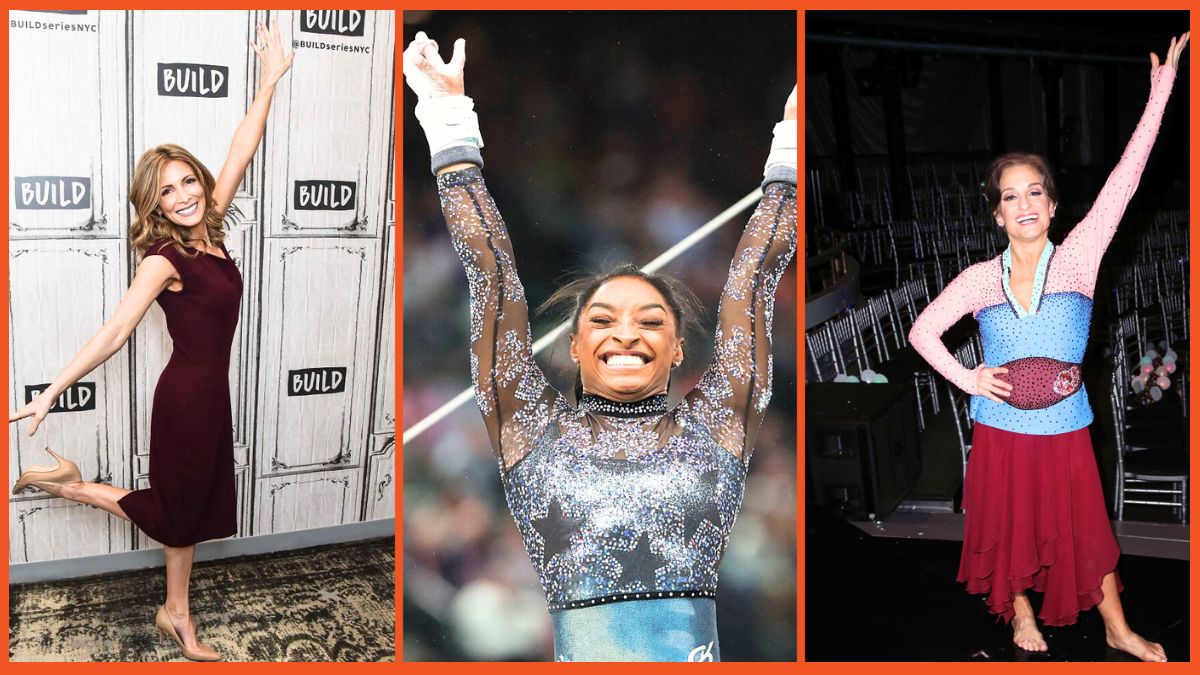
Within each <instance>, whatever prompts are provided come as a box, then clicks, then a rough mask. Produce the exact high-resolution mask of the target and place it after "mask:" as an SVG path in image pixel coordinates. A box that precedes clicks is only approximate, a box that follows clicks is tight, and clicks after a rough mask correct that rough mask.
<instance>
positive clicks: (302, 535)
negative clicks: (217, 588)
mask: <svg viewBox="0 0 1200 675" xmlns="http://www.w3.org/2000/svg"><path fill="white" fill-rule="evenodd" d="M395 534H396V519H395V518H386V519H383V520H368V521H366V522H362V523H350V524H348V525H335V526H332V527H318V528H314V529H311V530H298V531H296V532H280V533H278V534H263V535H259V536H256V537H241V538H237V539H219V540H217V541H206V542H204V543H202V544H197V545H196V562H201V561H204V560H219V559H221V558H234V557H237V556H243V555H256V554H260V553H274V552H277V551H290V550H293V549H298V548H307V547H309V546H323V545H326V544H340V543H342V542H347V541H360V540H363V539H377V538H379V537H391V536H395ZM162 566H163V555H162V551H161V550H159V549H146V550H142V551H125V552H122V553H106V554H104V555H91V556H84V557H80V558H68V559H66V560H46V561H43V562H29V563H16V564H11V565H9V566H8V582H9V584H10V585H14V584H27V583H32V582H35V581H55V580H58V579H73V578H76V577H90V576H93V575H97V574H108V573H110V572H125V571H128V570H136V569H145V568H148V567H162Z"/></svg>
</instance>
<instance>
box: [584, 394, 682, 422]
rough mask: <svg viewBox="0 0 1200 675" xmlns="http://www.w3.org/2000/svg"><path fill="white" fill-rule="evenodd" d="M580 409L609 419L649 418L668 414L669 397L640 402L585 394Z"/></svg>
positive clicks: (664, 395)
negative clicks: (627, 401) (628, 401)
mask: <svg viewBox="0 0 1200 675" xmlns="http://www.w3.org/2000/svg"><path fill="white" fill-rule="evenodd" d="M579 409H580V410H584V411H587V412H592V413H596V414H598V415H605V416H608V417H649V416H650V415H661V414H663V413H665V412H667V395H666V394H655V395H654V396H651V397H649V398H644V399H642V400H640V401H633V402H630V403H626V402H623V401H612V400H609V399H607V398H604V397H603V396H596V395H595V394H584V395H583V397H582V398H580V400H579Z"/></svg>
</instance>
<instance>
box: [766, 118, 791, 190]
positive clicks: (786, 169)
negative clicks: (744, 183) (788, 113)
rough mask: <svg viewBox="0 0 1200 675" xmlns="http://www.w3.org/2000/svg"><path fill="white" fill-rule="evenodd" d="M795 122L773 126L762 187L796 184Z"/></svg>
mask: <svg viewBox="0 0 1200 675" xmlns="http://www.w3.org/2000/svg"><path fill="white" fill-rule="evenodd" d="M796 127H797V124H796V120H784V121H782V122H779V123H777V124H776V125H775V129H774V138H773V139H772V140H771V151H770V152H768V153H767V162H766V164H765V165H764V166H763V179H764V180H763V185H764V186H765V185H766V184H767V183H773V182H778V181H783V182H790V183H792V184H795V183H796V147H797V146H796Z"/></svg>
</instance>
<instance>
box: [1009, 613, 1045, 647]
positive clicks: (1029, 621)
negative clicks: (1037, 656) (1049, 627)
mask: <svg viewBox="0 0 1200 675" xmlns="http://www.w3.org/2000/svg"><path fill="white" fill-rule="evenodd" d="M1012 629H1013V644H1014V645H1016V646H1018V647H1020V648H1021V649H1024V650H1025V651H1029V652H1044V651H1046V649H1047V646H1046V640H1045V639H1044V638H1042V633H1041V631H1039V630H1038V627H1037V620H1036V619H1034V618H1033V615H1032V614H1018V615H1016V616H1014V617H1013V620H1012Z"/></svg>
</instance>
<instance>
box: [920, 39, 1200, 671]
mask: <svg viewBox="0 0 1200 675" xmlns="http://www.w3.org/2000/svg"><path fill="white" fill-rule="evenodd" d="M1188 39H1189V34H1188V33H1184V34H1183V36H1182V37H1180V38H1179V39H1178V40H1176V39H1172V40H1171V45H1170V47H1169V48H1168V50H1167V58H1166V62H1165V63H1163V64H1162V65H1160V64H1159V61H1158V56H1157V55H1155V54H1151V55H1150V61H1151V70H1150V82H1151V85H1150V100H1149V102H1148V103H1147V104H1146V110H1145V112H1144V113H1143V114H1142V119H1141V121H1140V122H1139V123H1138V126H1137V128H1136V129H1135V130H1134V133H1133V138H1132V139H1131V140H1130V141H1129V145H1128V146H1127V147H1126V148H1125V153H1124V154H1123V155H1122V156H1121V160H1120V162H1118V163H1117V166H1116V168H1115V169H1114V170H1113V172H1112V174H1111V175H1110V176H1109V178H1108V181H1107V182H1106V183H1105V185H1104V188H1103V189H1102V190H1101V191H1100V194H1099V196H1097V198H1096V201H1095V203H1094V205H1093V206H1092V209H1091V210H1090V211H1089V212H1088V214H1087V216H1086V217H1085V218H1084V219H1083V220H1082V221H1080V222H1079V224H1078V225H1076V226H1075V228H1074V229H1073V230H1072V231H1071V233H1070V235H1068V236H1067V238H1066V240H1064V241H1063V243H1062V245H1060V246H1057V247H1056V246H1054V244H1052V243H1051V242H1050V240H1049V238H1048V237H1047V232H1048V231H1049V228H1050V220H1051V219H1052V218H1053V217H1054V212H1055V208H1056V205H1057V203H1058V192H1057V190H1056V189H1055V186H1054V178H1053V176H1052V175H1051V174H1050V170H1049V168H1048V167H1047V165H1046V161H1045V160H1044V159H1042V158H1041V157H1039V156H1037V155H1031V154H1018V153H1010V154H1007V155H1003V156H1001V157H999V158H997V159H996V160H995V161H994V162H992V165H991V167H990V168H989V170H988V174H987V184H986V188H985V192H986V195H987V200H988V205H989V207H991V210H992V214H993V216H994V218H995V222H996V225H997V227H1000V228H1001V229H1003V230H1004V231H1005V233H1006V234H1007V235H1008V240H1009V246H1008V248H1007V249H1006V250H1005V251H1004V253H1003V254H1001V255H999V256H997V257H996V258H994V259H992V260H988V261H985V262H981V263H978V264H975V265H972V266H971V267H968V268H967V269H966V270H964V271H963V272H962V274H960V275H958V276H957V277H956V278H955V279H954V280H953V281H951V282H950V284H949V285H947V286H946V288H945V289H944V290H943V291H942V293H941V294H940V295H938V297H937V298H936V299H935V300H934V301H933V302H932V303H930V305H929V307H928V308H927V309H926V310H925V311H924V312H923V313H922V314H921V316H920V317H918V319H917V321H916V323H915V324H914V325H913V329H912V332H911V334H910V338H911V342H912V345H913V347H914V348H915V349H916V350H917V351H918V352H920V353H921V355H922V356H924V357H925V359H926V360H927V361H928V362H929V363H930V365H932V366H933V367H934V368H936V369H937V370H938V372H940V373H941V374H942V375H944V376H945V377H946V379H947V380H949V381H950V382H952V383H953V384H954V385H956V386H958V387H959V388H961V389H963V390H964V391H966V392H967V393H969V394H971V395H972V397H971V416H972V417H973V418H974V419H975V431H974V436H973V439H972V440H973V446H972V450H971V458H970V461H969V462H968V464H967V476H966V479H965V484H964V489H963V509H964V511H965V512H966V526H965V532H964V537H963V550H962V559H961V561H960V563H959V569H958V580H959V581H961V582H965V583H966V584H967V590H968V591H969V592H971V593H987V594H988V600H987V602H988V606H989V608H990V611H991V612H992V613H994V614H997V615H999V616H1001V617H1003V618H1004V620H1006V621H1011V622H1012V626H1013V642H1014V643H1015V644H1016V645H1017V646H1018V647H1021V648H1022V649H1027V650H1033V651H1044V650H1045V649H1046V642H1045V640H1044V639H1043V638H1042V634H1041V633H1040V632H1039V631H1038V627H1037V622H1036V620H1035V619H1034V616H1033V607H1032V606H1031V605H1030V602H1029V598H1028V597H1027V596H1026V593H1025V591H1026V590H1028V589H1030V588H1032V589H1034V590H1036V591H1039V592H1041V593H1044V594H1045V596H1044V602H1043V603H1042V608H1041V611H1040V612H1039V614H1038V616H1039V617H1040V618H1041V619H1042V621H1043V622H1044V623H1045V624H1046V625H1049V626H1061V625H1066V624H1071V623H1074V622H1075V619H1076V618H1077V617H1078V615H1079V612H1081V611H1083V610H1085V609H1090V608H1091V607H1098V608H1099V610H1100V614H1101V616H1103V618H1104V626H1105V633H1106V637H1107V641H1108V644H1109V645H1110V646H1112V647H1113V648H1116V649H1120V650H1123V651H1126V652H1128V653H1130V654H1132V655H1134V656H1136V657H1138V658H1140V659H1142V660H1144V661H1166V660H1167V657H1166V653H1165V652H1164V651H1163V648H1162V645H1159V644H1157V643H1154V642H1149V641H1147V640H1145V639H1143V638H1142V637H1141V636H1140V635H1138V634H1137V633H1134V632H1133V631H1132V630H1131V629H1130V628H1129V624H1127V623H1126V622H1125V615H1124V612H1123V611H1122V609H1121V599H1120V595H1119V592H1120V591H1121V590H1122V586H1121V582H1120V579H1119V578H1118V577H1117V573H1116V566H1117V557H1118V555H1119V554H1120V551H1119V549H1118V548H1117V542H1116V539H1115V538H1114V537H1113V533H1112V529H1111V527H1110V525H1109V521H1108V513H1107V512H1106V510H1105V506H1104V497H1103V493H1102V491H1101V487H1100V479H1099V476H1098V474H1097V471H1096V460H1095V456H1094V454H1093V451H1092V445H1091V440H1090V438H1089V436H1088V430H1087V426H1088V425H1089V424H1090V423H1091V422H1092V409H1091V406H1090V405H1089V403H1088V398H1087V392H1086V391H1085V389H1084V387H1083V384H1082V378H1081V375H1080V364H1081V363H1082V361H1083V353H1084V350H1085V348H1086V347H1087V337H1088V327H1089V324H1090V322H1091V315H1092V297H1093V293H1094V290H1095V286H1096V274H1097V271H1098V270H1099V265H1100V259H1101V257H1103V255H1104V251H1105V249H1106V248H1107V247H1108V244H1109V242H1110V241H1112V237H1113V234H1114V233H1115V232H1116V229H1117V224H1118V223H1119V222H1120V221H1121V216H1122V214H1123V213H1124V211H1125V207H1126V205H1127V204H1128V203H1129V200H1130V198H1131V197H1132V196H1133V193H1134V191H1135V190H1136V189H1137V185H1138V181H1139V179H1140V178H1141V174H1142V170H1143V169H1144V168H1145V165H1146V158H1147V156H1148V155H1149V154H1150V149H1151V147H1153V145H1154V139H1155V137H1156V136H1157V134H1158V128H1159V124H1160V122H1161V120H1162V113H1163V109H1164V107H1165V106H1166V103H1167V99H1168V97H1169V96H1170V94H1171V85H1172V84H1173V83H1174V81H1175V70H1176V67H1177V66H1178V64H1179V55H1180V53H1181V52H1182V51H1183V49H1184V47H1185V46H1186V45H1187V43H1188ZM967 313H970V314H972V315H974V317H975V319H976V320H977V321H978V322H979V331H980V335H981V337H982V338H983V351H984V363H983V364H981V365H980V366H978V367H977V368H975V369H973V370H971V369H967V368H966V367H964V366H963V365H962V364H960V363H958V361H957V360H955V358H954V357H953V356H952V355H951V354H950V353H949V351H947V349H946V347H945V346H944V345H943V344H942V341H941V335H942V333H944V332H945V331H946V329H948V328H949V327H950V326H951V325H953V324H954V323H955V322H957V321H958V320H959V318H961V317H962V316H963V315H964V314H967ZM987 364H994V365H993V366H988V365H987Z"/></svg>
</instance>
